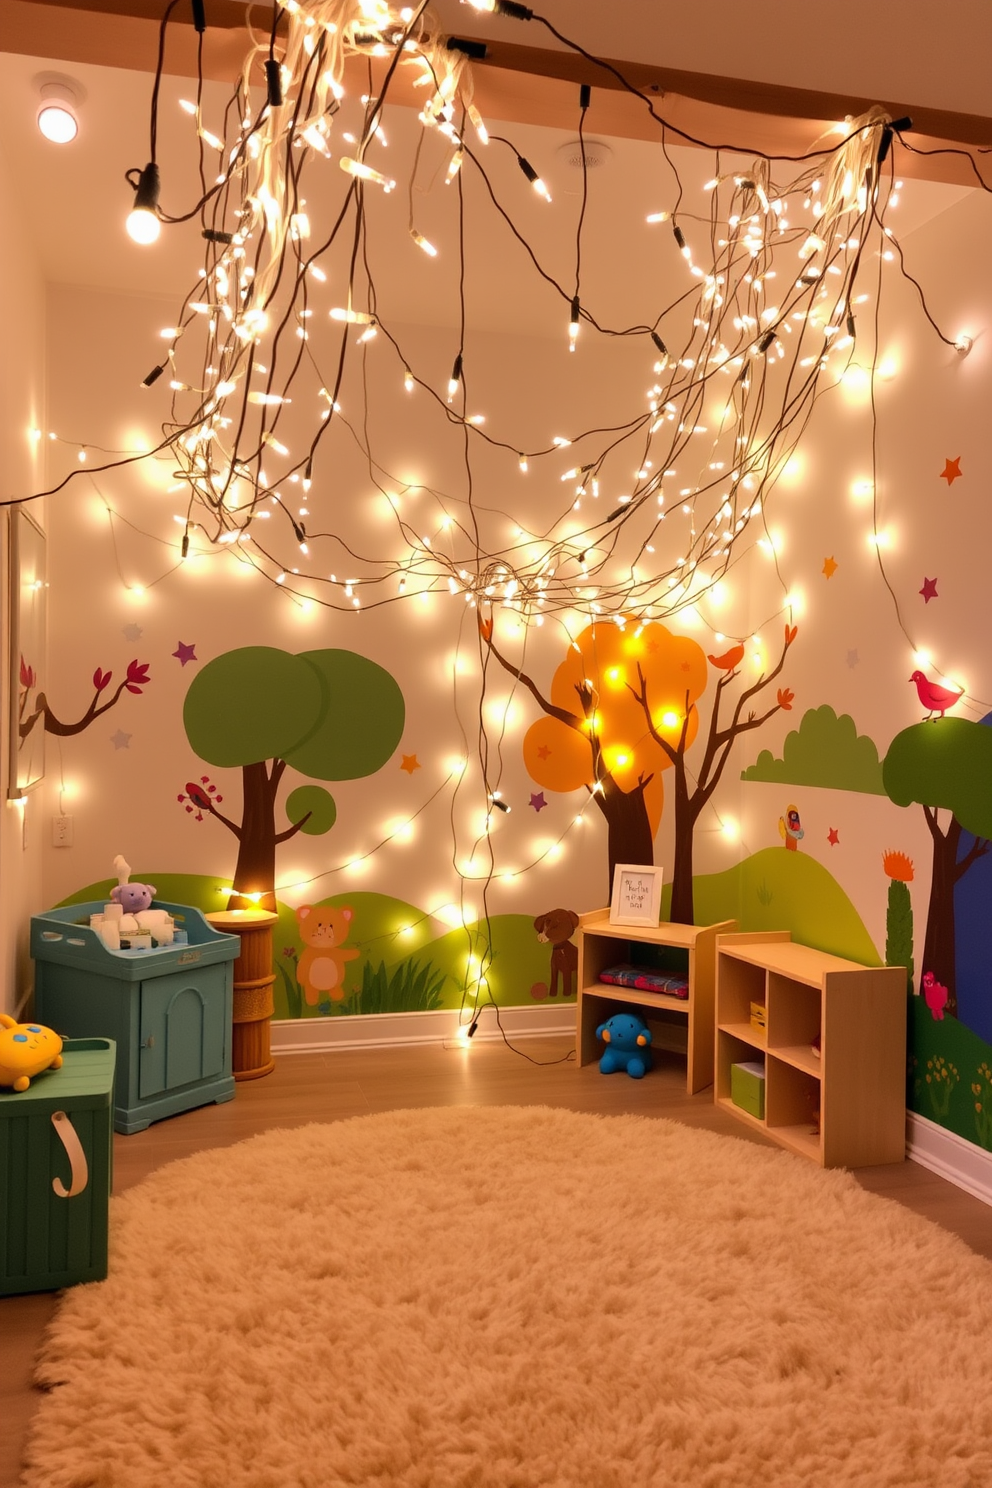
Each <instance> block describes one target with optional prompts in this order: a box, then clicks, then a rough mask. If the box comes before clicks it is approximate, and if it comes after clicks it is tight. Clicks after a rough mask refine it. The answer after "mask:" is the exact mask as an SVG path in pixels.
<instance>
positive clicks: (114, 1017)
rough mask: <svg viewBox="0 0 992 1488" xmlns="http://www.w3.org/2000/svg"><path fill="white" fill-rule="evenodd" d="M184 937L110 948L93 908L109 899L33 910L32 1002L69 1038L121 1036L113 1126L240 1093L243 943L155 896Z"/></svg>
mask: <svg viewBox="0 0 992 1488" xmlns="http://www.w3.org/2000/svg"><path fill="white" fill-rule="evenodd" d="M155 907H156V909H165V910H167V911H168V912H169V913H170V914H171V915H172V916H173V918H174V920H175V922H176V928H177V929H181V930H182V932H183V933H184V935H185V936H186V939H185V940H184V941H183V942H182V943H181V944H180V943H177V944H175V945H170V946H160V947H157V948H156V949H154V950H150V951H130V950H127V951H123V950H122V951H111V950H108V949H107V947H106V946H105V945H104V943H103V941H102V940H101V939H100V936H99V935H98V934H97V932H96V931H95V930H93V929H91V928H90V924H89V917H90V915H91V914H95V913H97V912H98V911H100V910H102V909H103V904H102V903H92V904H89V903H87V904H70V905H68V906H66V907H64V908H62V909H50V910H48V912H47V913H46V914H41V915H34V916H33V918H32V920H31V954H32V956H33V957H34V959H35V985H34V1012H35V1017H36V1018H37V1019H38V1020H39V1022H41V1023H46V1024H47V1025H48V1027H49V1028H54V1029H55V1032H56V1033H60V1034H62V1036H63V1037H66V1036H68V1037H69V1038H89V1037H100V1038H109V1039H113V1040H114V1041H115V1042H116V1044H117V1081H116V1096H115V1103H114V1104H115V1110H114V1127H115V1130H117V1131H119V1132H138V1131H143V1130H144V1129H145V1127H147V1126H149V1125H150V1124H151V1122H153V1121H160V1120H162V1118H163V1117H165V1116H176V1115H178V1114H179V1113H180V1112H182V1111H189V1110H192V1109H193V1108H194V1107H195V1106H205V1105H208V1104H210V1103H211V1102H213V1101H229V1100H233V1098H234V1075H233V1073H232V1023H233V1001H234V961H235V958H236V957H237V954H238V950H239V948H240V945H241V941H240V938H239V937H238V936H237V935H225V934H222V933H220V932H219V931H217V930H215V929H214V928H213V926H212V925H208V924H207V922H206V920H205V919H204V917H203V915H202V914H201V913H200V911H199V910H198V909H194V908H192V907H191V906H189V905H184V904H168V903H165V902H163V901H161V900H156V903H155Z"/></svg>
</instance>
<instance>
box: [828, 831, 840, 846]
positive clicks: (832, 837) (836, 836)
mask: <svg viewBox="0 0 992 1488" xmlns="http://www.w3.org/2000/svg"><path fill="white" fill-rule="evenodd" d="M827 841H828V842H829V843H830V846H831V847H836V846H837V844H838V842H839V841H840V833H839V832H838V830H837V828H836V827H831V828H830V831H829V832H828V833H827Z"/></svg>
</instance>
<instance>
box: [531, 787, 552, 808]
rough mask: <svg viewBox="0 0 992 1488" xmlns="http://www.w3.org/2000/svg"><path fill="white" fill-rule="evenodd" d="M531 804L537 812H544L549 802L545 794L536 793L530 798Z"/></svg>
mask: <svg viewBox="0 0 992 1488" xmlns="http://www.w3.org/2000/svg"><path fill="white" fill-rule="evenodd" d="M530 804H531V805H532V806H533V808H534V810H535V811H543V810H544V808H545V806H547V804H548V803H547V801H546V800H545V799H544V792H543V791H536V792H535V793H534V794H533V795H532V796H531V798H530Z"/></svg>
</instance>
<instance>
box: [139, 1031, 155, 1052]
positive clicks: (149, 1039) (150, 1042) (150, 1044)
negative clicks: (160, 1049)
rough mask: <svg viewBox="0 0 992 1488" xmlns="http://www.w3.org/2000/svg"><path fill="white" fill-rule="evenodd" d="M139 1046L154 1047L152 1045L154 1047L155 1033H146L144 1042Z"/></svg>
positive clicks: (144, 1047)
mask: <svg viewBox="0 0 992 1488" xmlns="http://www.w3.org/2000/svg"><path fill="white" fill-rule="evenodd" d="M141 1047H142V1048H143V1049H154V1047H155V1035H154V1034H153V1033H150V1034H149V1035H148V1037H147V1038H146V1039H145V1042H144V1043H143V1044H142V1046H141Z"/></svg>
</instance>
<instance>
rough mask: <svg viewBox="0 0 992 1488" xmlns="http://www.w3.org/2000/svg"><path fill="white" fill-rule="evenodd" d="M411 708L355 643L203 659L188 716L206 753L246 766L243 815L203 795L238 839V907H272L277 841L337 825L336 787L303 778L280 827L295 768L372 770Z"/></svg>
mask: <svg viewBox="0 0 992 1488" xmlns="http://www.w3.org/2000/svg"><path fill="white" fill-rule="evenodd" d="M405 711H406V710H405V706H404V702H403V694H402V692H401V691H400V689H399V686H398V684H397V683H396V681H395V680H394V679H393V677H392V676H390V674H389V672H387V671H385V670H384V668H382V667H380V666H378V665H377V664H376V663H375V662H373V661H369V660H368V659H367V658H366V657H364V656H359V655H357V654H356V653H355V652H354V651H339V650H323V651H303V652H301V653H299V654H298V655H295V656H294V655H291V654H290V653H289V652H287V651H279V650H277V649H276V648H274V647H271V646H243V647H240V648H239V649H238V650H235V651H226V652H224V654H223V655H221V656H218V657H215V658H214V660H213V661H210V662H208V663H207V665H206V666H205V667H203V669H202V670H201V671H200V672H199V673H198V674H197V676H196V677H195V678H194V679H193V682H192V684H191V685H190V688H189V691H188V692H187V694H186V701H185V704H184V706H183V724H184V726H185V729H186V737H187V738H188V739H189V742H190V744H191V745H192V747H193V749H195V751H196V753H197V754H198V755H199V756H200V757H201V759H204V760H206V761H207V762H208V763H209V764H211V765H215V766H217V767H219V768H225V767H240V769H241V779H242V799H243V806H242V815H241V821H240V822H236V821H233V820H232V819H231V818H230V817H228V816H225V815H224V814H223V813H222V812H221V811H219V810H218V809H217V805H216V803H215V801H214V800H213V799H212V798H210V797H207V796H206V795H205V794H204V795H203V799H202V801H200V800H199V798H198V803H199V804H200V805H201V809H202V810H203V811H205V812H207V813H209V815H211V816H214V817H216V818H217V820H218V821H220V822H222V823H223V824H224V826H225V827H227V829H228V831H230V832H232V833H233V834H234V836H235V837H236V838H237V841H238V861H237V866H236V868H235V871H234V877H233V879H232V884H233V887H234V889H235V890H236V893H235V894H234V895H233V896H232V898H231V901H230V907H231V908H235V909H237V908H244V907H245V906H246V905H247V904H248V903H249V902H251V903H260V904H261V906H262V907H263V908H266V909H274V908H275V894H274V887H275V853H276V847H277V846H278V845H279V843H281V842H286V841H287V840H288V839H289V838H290V837H294V836H295V835H296V833H297V832H304V833H307V834H309V835H311V836H320V835H322V834H323V833H325V832H328V831H330V829H331V827H332V826H333V825H334V820H335V816H336V808H335V805H334V800H333V797H332V796H331V795H330V793H329V792H328V791H326V790H324V789H323V787H322V786H316V785H301V786H299V787H298V788H297V789H296V790H294V791H292V792H291V793H290V795H289V797H288V798H287V800H286V808H285V809H286V814H287V816H288V818H289V826H288V827H286V828H285V829H283V830H282V831H277V830H276V799H277V795H278V791H279V785H280V783H281V781H282V778H283V776H284V774H285V772H286V769H287V767H290V768H292V769H293V770H296V771H298V772H299V773H300V774H301V775H305V776H309V777H310V779H311V780H358V779H361V778H362V777H364V776H366V775H373V774H374V773H375V772H376V771H377V770H379V769H381V768H382V766H383V765H384V764H385V763H386V761H387V760H388V759H389V757H390V755H391V754H392V753H393V751H394V750H395V748H396V746H397V744H398V743H399V741H400V738H401V736H402V733H403V725H404V721H405ZM248 895H251V896H252V899H251V900H249V899H248V898H247V896H248ZM255 896H260V897H259V898H256V897H255Z"/></svg>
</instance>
